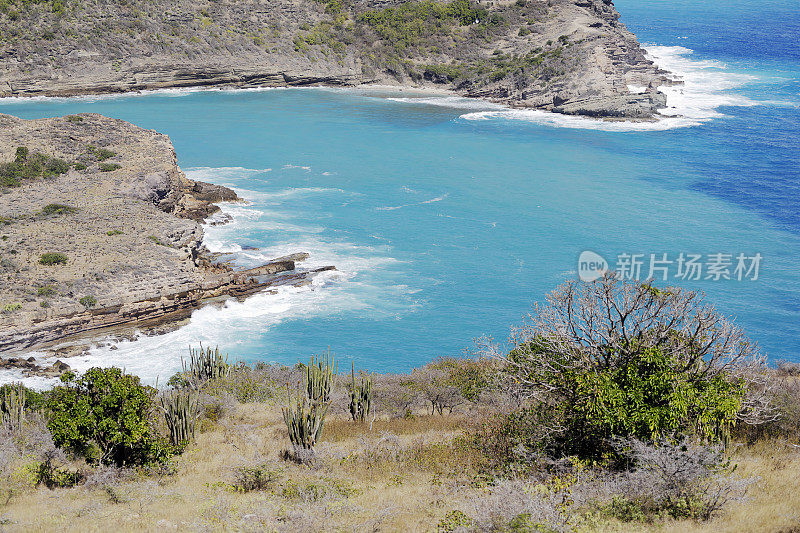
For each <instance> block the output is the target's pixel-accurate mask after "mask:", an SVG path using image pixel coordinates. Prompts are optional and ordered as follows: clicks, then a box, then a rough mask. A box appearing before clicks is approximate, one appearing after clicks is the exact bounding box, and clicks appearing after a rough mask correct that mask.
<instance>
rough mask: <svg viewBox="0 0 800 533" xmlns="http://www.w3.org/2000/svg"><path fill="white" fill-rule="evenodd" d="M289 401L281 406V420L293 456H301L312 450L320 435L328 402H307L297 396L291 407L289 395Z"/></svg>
mask: <svg viewBox="0 0 800 533" xmlns="http://www.w3.org/2000/svg"><path fill="white" fill-rule="evenodd" d="M289 403H290V405H289V406H286V407H284V408H283V420H284V422H286V429H288V431H289V440H290V441H291V443H292V447H293V448H294V452H295V456H296V457H303V452H311V453H313V452H314V446H316V444H317V442H319V439H320V437H321V436H322V426H323V424H324V423H325V415H326V414H327V412H328V406H329V405H330V404H329V403H328V404H321V403H318V402H310V403H308V402H307V401H306V399H305V398H303V397H299V398H298V399H297V401H296V402H295V403H294V407H292V405H291V404H292V402H291V396H290V398H289Z"/></svg>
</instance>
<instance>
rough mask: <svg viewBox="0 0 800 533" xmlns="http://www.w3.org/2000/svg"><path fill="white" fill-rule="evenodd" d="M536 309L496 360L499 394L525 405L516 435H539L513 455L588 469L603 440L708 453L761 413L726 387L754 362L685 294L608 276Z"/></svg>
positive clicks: (731, 330)
mask: <svg viewBox="0 0 800 533" xmlns="http://www.w3.org/2000/svg"><path fill="white" fill-rule="evenodd" d="M548 302H549V305H548V306H546V307H541V308H538V309H537V314H536V315H535V316H534V317H533V318H532V323H531V324H527V325H526V326H525V327H523V328H519V329H518V330H516V331H517V332H518V333H517V335H516V336H515V337H514V338H513V340H512V345H513V346H514V348H513V349H512V350H511V351H510V353H509V354H508V356H507V357H506V363H507V365H508V367H507V369H508V372H507V377H508V379H507V381H506V384H507V386H508V387H519V388H521V390H522V393H523V395H524V396H528V397H531V398H535V399H536V400H535V401H534V402H533V405H534V406H535V409H532V410H529V411H528V412H526V413H524V414H525V416H527V417H528V418H531V417H533V418H535V420H531V421H530V423H528V424H526V426H529V427H537V425H538V426H540V427H543V428H547V431H546V432H545V433H541V432H539V431H537V432H536V434H535V438H534V439H531V440H530V441H529V442H526V443H525V444H527V445H530V446H532V447H534V448H539V449H543V450H544V451H549V452H553V453H556V454H564V455H578V456H580V457H583V458H593V459H600V458H602V457H603V456H604V455H605V454H612V455H613V450H612V449H610V447H609V444H608V443H609V439H610V438H611V437H613V436H618V437H635V438H639V439H642V440H647V441H652V440H658V439H661V438H665V437H670V436H674V437H680V436H683V435H694V436H696V437H698V438H700V439H702V440H704V441H710V442H715V441H719V440H724V439H727V438H728V436H729V432H730V428H731V427H732V426H733V425H734V423H735V422H736V421H737V420H738V419H739V418H741V417H747V418H757V417H758V416H760V413H759V410H761V409H763V408H764V405H765V404H764V402H761V401H760V400H759V399H757V398H751V397H749V396H748V394H749V390H748V386H747V383H746V381H745V379H743V378H742V377H738V376H744V375H747V376H748V379H758V378H759V372H760V371H758V368H759V365H760V364H761V355H760V354H758V353H757V352H756V351H755V350H754V348H753V347H752V345H751V344H750V343H749V342H748V341H747V339H746V338H745V337H744V336H743V334H742V332H741V330H738V329H737V328H735V327H734V326H732V325H731V324H729V323H728V322H726V321H725V319H724V318H722V317H720V316H719V315H718V314H717V313H716V312H714V310H713V309H712V308H710V307H707V306H706V305H704V304H703V302H702V298H701V297H700V296H698V295H697V294H696V293H692V292H685V291H681V290H679V289H664V290H660V289H656V288H655V287H652V286H651V285H648V284H641V283H638V282H626V281H619V280H617V279H616V278H614V277H613V276H611V277H606V278H602V279H601V280H598V281H595V282H592V283H590V284H585V285H577V284H574V283H568V284H566V285H565V286H563V287H561V288H559V289H558V290H557V291H555V292H554V293H552V294H551V295H550V297H549V299H548ZM609 332H611V333H609ZM622 332H624V335H623V334H622ZM697 332H702V337H699V336H697V335H698V333H697ZM736 365H743V366H741V367H737V366H736ZM736 368H743V369H747V372H746V373H739V372H737V374H736V375H734V373H733V372H732V370H734V369H736ZM753 400H755V401H753ZM765 412H766V411H765Z"/></svg>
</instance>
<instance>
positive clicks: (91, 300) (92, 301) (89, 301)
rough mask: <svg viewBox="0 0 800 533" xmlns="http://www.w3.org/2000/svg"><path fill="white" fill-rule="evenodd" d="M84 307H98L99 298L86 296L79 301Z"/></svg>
mask: <svg viewBox="0 0 800 533" xmlns="http://www.w3.org/2000/svg"><path fill="white" fill-rule="evenodd" d="M78 301H79V302H80V304H81V305H82V306H84V307H85V308H87V309H89V308H90V307H94V306H95V305H97V298H95V297H94V296H84V297H83V298H81V299H80V300H78Z"/></svg>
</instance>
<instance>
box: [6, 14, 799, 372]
mask: <svg viewBox="0 0 800 533" xmlns="http://www.w3.org/2000/svg"><path fill="white" fill-rule="evenodd" d="M616 5H617V8H618V9H619V11H620V12H621V13H622V20H623V22H625V23H626V24H627V25H628V27H629V28H630V29H631V30H632V31H633V32H634V33H636V34H637V35H638V37H639V39H640V41H641V42H642V43H644V44H645V45H646V46H647V47H648V50H649V51H650V53H651V55H652V56H653V57H654V58H655V59H656V61H657V63H658V64H659V65H661V66H662V67H663V68H666V69H668V70H671V71H673V72H675V73H676V74H677V75H680V76H681V77H682V78H683V79H684V80H685V81H686V84H685V86H683V87H677V88H673V89H670V92H669V105H670V106H672V107H673V108H674V109H671V110H669V112H670V113H674V114H679V115H681V116H679V117H675V118H670V119H667V120H665V121H662V122H661V123H658V124H651V125H629V124H628V125H626V124H605V123H600V122H597V121H589V120H585V119H578V118H567V117H557V116H550V115H547V114H545V113H540V112H525V111H512V110H507V109H503V108H499V107H498V106H492V105H485V104H481V103H480V102H475V101H467V100H463V99H458V98H452V97H438V96H430V95H418V94H411V93H408V92H406V93H401V94H397V93H396V92H391V91H385V92H383V93H381V92H375V91H356V90H331V89H276V90H262V91H200V92H188V91H185V92H180V91H172V92H162V93H153V94H146V95H139V96H122V97H121V96H116V97H104V98H97V97H95V98H75V99H37V100H20V99H12V100H0V112H2V113H9V114H12V115H16V116H20V117H23V118H34V117H46V116H58V115H64V114H69V113H79V112H96V113H102V114H104V115H108V116H112V117H117V118H121V119H125V120H128V121H131V122H133V123H135V124H138V125H140V126H142V127H145V128H152V129H155V130H158V131H161V132H164V133H166V134H168V135H169V136H170V137H171V139H172V141H173V143H174V145H175V148H176V151H177V154H178V160H179V164H180V166H181V168H182V169H184V171H186V172H187V175H189V176H190V177H192V178H194V179H201V180H206V181H212V182H215V183H221V184H226V185H230V186H233V187H234V188H236V190H237V191H239V193H240V195H241V196H242V197H244V198H246V199H248V200H249V203H248V204H247V205H226V206H225V207H224V211H225V212H226V213H228V214H230V215H232V216H233V222H232V223H230V224H228V225H223V226H213V227H209V228H207V240H206V242H207V245H208V246H209V248H211V249H212V250H215V251H223V252H232V253H234V254H235V257H236V260H237V261H238V262H239V263H241V264H246V265H250V264H256V263H258V262H261V261H264V260H266V259H268V258H272V257H276V256H279V255H283V254H286V253H291V252H295V251H307V252H310V253H311V258H310V260H309V262H308V265H309V266H317V265H325V264H334V265H336V266H337V267H338V269H339V271H338V272H336V273H328V274H325V275H323V276H320V277H318V278H317V279H316V281H315V283H314V284H313V285H312V286H311V287H305V288H297V289H295V288H291V289H289V288H286V289H282V290H281V291H280V292H279V294H277V295H267V294H261V295H256V296H254V297H251V298H250V299H248V300H246V301H245V302H244V303H238V302H233V301H231V302H228V303H227V304H226V305H225V306H224V307H223V308H216V307H206V308H203V309H201V310H198V311H196V312H195V314H194V315H193V317H192V321H191V323H190V324H189V325H188V326H186V327H184V328H182V329H180V330H178V331H176V332H173V333H170V334H167V335H164V336H160V337H150V338H143V339H141V340H139V341H136V342H123V343H120V344H119V345H117V346H114V348H115V349H113V350H112V349H109V348H108V347H98V348H96V349H94V350H93V351H92V354H91V356H89V357H81V358H73V359H71V360H70V361H69V362H70V364H71V365H73V366H74V367H76V368H78V369H81V368H86V367H88V366H91V365H96V364H105V365H110V364H115V365H120V366H124V367H126V368H127V370H128V371H131V372H135V373H139V374H140V375H142V376H143V377H145V378H148V379H154V378H155V377H156V376H159V377H160V378H161V379H162V381H163V380H164V379H166V378H167V377H168V376H169V375H171V374H172V373H173V372H174V371H175V370H176V369H177V368H178V367H179V366H180V358H181V356H185V355H186V353H187V347H188V346H189V345H190V344H191V345H195V346H196V345H197V343H199V342H200V341H202V342H203V343H204V344H205V345H215V344H218V345H219V346H220V347H221V348H222V349H223V351H226V352H228V353H229V354H230V356H231V358H234V359H242V360H246V361H255V360H265V361H275V362H281V363H287V364H292V363H295V362H296V361H297V360H298V359H306V358H307V357H308V356H309V355H310V354H312V353H320V352H322V350H324V349H325V348H327V347H330V349H331V350H332V351H334V352H336V354H337V355H338V356H339V358H340V360H341V361H343V364H346V363H349V361H350V360H351V359H352V360H355V362H356V365H357V366H359V367H362V368H367V369H370V370H374V371H406V370H409V369H410V368H412V367H414V366H418V365H421V364H423V363H425V362H427V361H429V360H431V359H433V358H435V357H437V356H445V355H461V354H462V353H464V352H465V350H470V349H471V348H473V347H474V342H473V339H475V338H477V337H481V336H484V335H489V336H492V337H494V338H495V340H497V341H502V340H503V339H504V338H505V337H506V336H507V335H508V331H509V327H510V326H511V325H513V324H518V323H520V321H521V320H522V319H523V317H524V315H525V314H526V313H527V312H529V311H530V310H531V306H532V304H533V303H534V302H536V301H542V300H543V299H544V296H545V294H546V293H547V292H548V291H550V290H552V289H553V288H555V287H556V286H557V285H558V284H560V283H562V282H564V281H565V280H567V279H574V278H575V277H576V276H577V273H576V272H577V269H578V257H579V255H580V254H581V252H583V251H585V250H591V251H594V252H596V253H598V254H600V255H601V256H603V257H604V258H605V259H606V260H608V262H609V263H610V264H611V265H612V266H614V265H617V264H619V263H620V262H621V261H624V258H620V256H623V255H624V254H629V255H633V254H642V255H641V259H642V261H643V266H642V272H641V276H640V277H642V278H644V277H647V269H648V265H649V262H650V255H651V254H654V255H655V256H656V257H657V258H659V259H662V258H663V254H667V256H666V257H667V259H668V260H673V261H675V260H676V259H677V258H678V256H679V254H681V253H683V254H684V256H685V257H689V256H690V255H693V254H695V255H699V256H701V264H702V266H704V267H705V269H706V270H704V271H703V273H702V276H701V279H700V280H694V279H682V278H681V277H676V275H677V264H676V263H673V264H671V265H669V266H668V267H667V272H666V275H667V276H668V281H663V280H660V279H659V280H657V282H656V283H657V284H660V285H668V284H669V285H671V284H675V285H680V286H682V287H686V288H691V289H698V290H702V291H705V293H706V296H707V299H708V300H709V301H710V302H712V303H714V304H715V305H716V306H717V308H718V309H719V311H720V312H722V313H724V314H725V315H728V316H731V317H732V318H733V319H734V320H735V321H736V322H737V324H739V325H740V326H741V327H743V328H744V329H745V331H746V332H747V333H748V334H749V336H750V337H751V338H752V339H753V340H755V341H757V342H758V343H759V345H760V346H761V348H762V350H763V351H764V352H765V353H766V354H767V355H768V356H769V357H770V359H772V360H773V361H777V360H780V359H787V360H792V361H800V45H799V44H798V38H797V37H798V36H800V6H798V4H797V2H796V0H793V1H788V0H779V1H770V2H744V1H739V0H737V1H734V2H704V1H700V0H678V1H675V0H671V1H669V2H667V1H657V0H636V1H634V0H618V1H617V2H616ZM717 254H723V256H721V258H720V257H719V256H717ZM740 254H741V255H742V256H743V257H744V259H745V260H749V261H750V262H749V263H747V265H748V266H752V263H753V261H752V260H751V259H752V258H754V257H756V256H757V255H760V257H761V260H760V263H759V264H758V267H759V268H758V276H757V279H753V278H754V277H756V276H755V271H753V270H750V272H749V273H747V272H744V274H745V275H744V276H742V277H743V279H742V280H737V279H735V278H736V277H737V276H736V272H735V268H736V266H737V256H739V255H740ZM714 257H716V264H717V265H718V266H719V265H723V266H724V265H725V264H729V266H728V267H726V268H727V271H728V274H729V275H730V277H731V278H733V279H729V280H726V279H724V276H722V277H721V279H718V280H716V279H705V278H706V277H707V274H708V273H710V272H711V271H710V270H709V268H710V267H709V264H710V263H711V262H713V261H712V258H714ZM726 261H727V262H728V263H726ZM663 265H664V264H662V266H663ZM657 272H661V271H657ZM740 273H741V272H740ZM659 276H661V274H659ZM713 277H714V276H712V278H713ZM8 379H10V377H8Z"/></svg>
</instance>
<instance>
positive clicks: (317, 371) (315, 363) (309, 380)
mask: <svg viewBox="0 0 800 533" xmlns="http://www.w3.org/2000/svg"><path fill="white" fill-rule="evenodd" d="M335 359H336V356H335V355H334V354H332V353H331V352H330V350H327V351H326V352H325V359H323V358H322V357H321V356H320V357H319V359H317V357H316V356H313V355H312V356H311V364H310V365H306V366H305V370H306V373H305V376H304V377H305V388H306V394H307V395H308V399H309V400H311V402H312V404H319V403H328V402H329V401H330V399H331V389H332V388H333V381H334V379H335V378H336V372H337V371H338V365H336V362H335Z"/></svg>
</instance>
